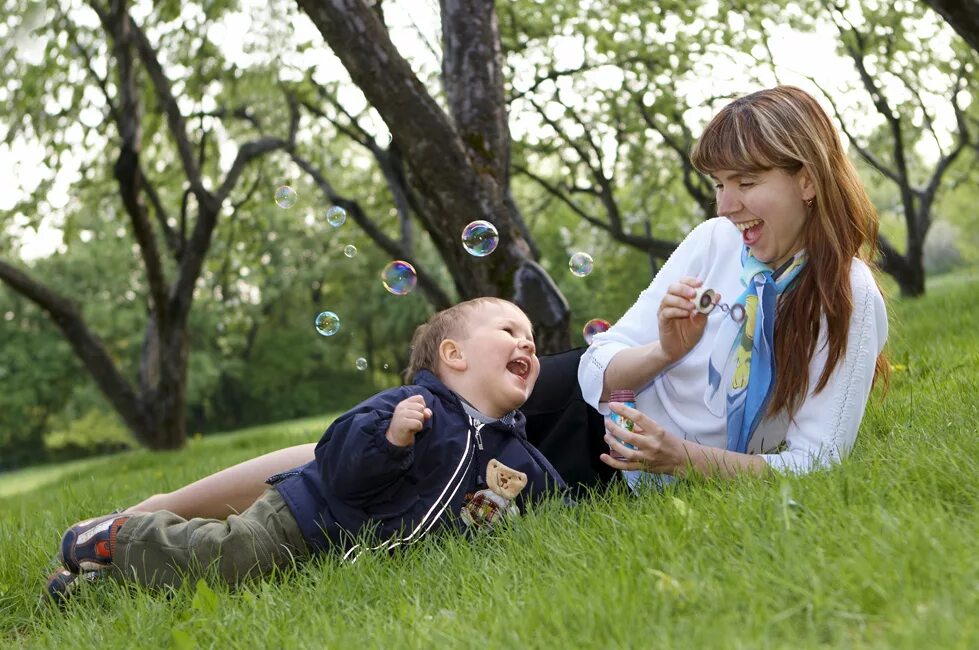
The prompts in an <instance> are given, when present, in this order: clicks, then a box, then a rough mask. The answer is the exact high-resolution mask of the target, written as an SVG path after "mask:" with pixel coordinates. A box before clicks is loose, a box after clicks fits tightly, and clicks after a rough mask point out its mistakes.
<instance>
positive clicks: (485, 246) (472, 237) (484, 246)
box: [462, 220, 500, 257]
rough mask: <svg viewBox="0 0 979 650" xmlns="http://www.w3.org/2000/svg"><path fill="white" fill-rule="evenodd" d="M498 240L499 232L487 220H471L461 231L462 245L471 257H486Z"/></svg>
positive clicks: (494, 248)
mask: <svg viewBox="0 0 979 650" xmlns="http://www.w3.org/2000/svg"><path fill="white" fill-rule="evenodd" d="M499 242H500V233H499V232H498V231H497V230H496V226H494V225H493V224H491V223H490V222H489V221H482V220H479V221H473V222H472V223H470V224H469V225H468V226H466V227H465V228H464V229H463V231H462V245H463V247H464V248H465V249H466V252H467V253H469V254H470V255H472V256H473V257H486V256H487V255H489V254H490V253H492V252H493V251H495V250H496V245H497V244H498V243H499Z"/></svg>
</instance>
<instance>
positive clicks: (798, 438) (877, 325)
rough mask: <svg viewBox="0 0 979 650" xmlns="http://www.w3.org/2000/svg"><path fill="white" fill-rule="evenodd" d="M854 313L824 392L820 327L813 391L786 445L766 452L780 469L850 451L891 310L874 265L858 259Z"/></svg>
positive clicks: (828, 460) (820, 463)
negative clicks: (819, 385)
mask: <svg viewBox="0 0 979 650" xmlns="http://www.w3.org/2000/svg"><path fill="white" fill-rule="evenodd" d="M850 282H851V286H852V291H853V313H852V314H851V316H850V326H849V333H848V335H847V346H846V350H845V352H844V355H843V357H842V358H841V359H840V361H839V363H837V365H836V368H835V369H834V370H833V372H832V374H831V375H830V378H829V382H828V383H827V384H826V386H825V387H824V388H823V390H822V391H820V392H819V393H814V392H813V389H814V388H815V385H816V383H817V382H818V381H819V377H820V375H821V374H822V370H823V368H824V367H825V364H826V356H827V355H826V325H825V321H824V322H823V324H822V326H821V327H820V336H819V340H818V342H817V348H816V354H815V355H814V356H813V359H812V361H811V362H810V364H809V387H810V392H809V395H808V396H807V397H806V400H805V401H804V402H803V403H802V405H801V406H800V408H799V410H798V412H797V413H796V414H795V417H794V418H793V419H792V420H791V421H790V422H789V426H788V431H787V432H786V437H785V450H784V451H782V452H781V453H775V454H762V455H761V458H764V459H765V461H766V462H767V463H768V464H769V465H770V466H771V467H772V468H773V469H775V470H779V471H787V472H795V473H805V472H808V471H810V470H812V469H815V468H818V467H824V466H828V465H831V464H833V463H835V462H838V461H840V460H841V459H842V458H844V457H846V455H847V454H849V452H850V450H851V449H852V447H853V443H854V442H855V441H856V438H857V431H858V430H859V429H860V422H861V420H862V419H863V414H864V411H865V409H866V406H867V400H868V399H869V397H870V390H871V387H872V385H873V378H874V369H875V366H876V362H877V356H878V355H879V354H880V352H881V350H883V348H884V343H885V342H886V341H887V310H886V308H885V306H884V299H883V297H882V296H881V294H880V290H879V289H878V288H877V283H876V282H875V281H874V278H873V274H872V273H871V271H870V269H869V268H868V267H867V266H866V265H865V264H864V263H863V262H860V261H859V260H854V262H853V265H852V267H851V271H850Z"/></svg>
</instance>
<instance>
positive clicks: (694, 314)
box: [659, 277, 720, 363]
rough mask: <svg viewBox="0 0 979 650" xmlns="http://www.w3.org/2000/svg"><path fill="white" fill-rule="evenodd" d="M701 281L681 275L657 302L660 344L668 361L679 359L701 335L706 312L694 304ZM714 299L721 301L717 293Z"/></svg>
mask: <svg viewBox="0 0 979 650" xmlns="http://www.w3.org/2000/svg"><path fill="white" fill-rule="evenodd" d="M702 284H703V282H701V281H700V280H698V279H697V278H691V277H684V278H680V280H679V281H678V282H674V283H673V284H671V285H670V288H669V289H668V290H667V292H666V295H665V296H663V300H662V301H661V302H660V304H659V344H660V348H661V349H662V350H663V354H664V355H666V357H667V358H668V359H669V361H670V363H675V362H677V361H679V360H680V359H682V358H683V356H684V355H685V354H687V353H688V352H690V350H691V349H693V346H695V345H696V344H697V341H699V340H700V338H701V337H702V336H703V335H704V328H705V327H707V314H701V313H700V312H698V311H697V309H696V307H695V305H694V303H693V297H694V296H695V295H696V293H697V289H698V288H699V287H700V286H701V285H702ZM714 300H715V301H717V300H720V294H717V295H716V296H715V298H714Z"/></svg>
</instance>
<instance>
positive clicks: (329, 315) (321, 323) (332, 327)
mask: <svg viewBox="0 0 979 650" xmlns="http://www.w3.org/2000/svg"><path fill="white" fill-rule="evenodd" d="M313 324H314V325H316V331H317V332H319V333H320V334H321V335H322V336H333V335H334V334H336V333H337V332H339V331H340V317H339V316H337V315H336V314H335V313H333V312H332V311H323V312H320V313H319V314H317V315H316V320H315V321H313Z"/></svg>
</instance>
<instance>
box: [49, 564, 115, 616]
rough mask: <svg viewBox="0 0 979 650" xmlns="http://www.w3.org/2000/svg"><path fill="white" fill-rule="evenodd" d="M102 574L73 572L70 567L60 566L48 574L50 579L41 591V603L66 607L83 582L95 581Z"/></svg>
mask: <svg viewBox="0 0 979 650" xmlns="http://www.w3.org/2000/svg"><path fill="white" fill-rule="evenodd" d="M100 577H102V574H101V573H99V572H97V571H96V572H92V573H82V574H78V573H72V572H71V571H69V570H68V569H65V568H63V567H62V568H60V569H57V570H56V571H55V572H54V573H52V574H51V575H49V576H48V581H47V583H46V584H45V585H44V591H43V592H41V605H48V604H54V605H57V606H58V607H64V606H65V604H66V603H67V602H68V600H69V599H70V598H71V597H72V596H73V595H74V594H75V592H76V591H78V588H79V586H80V585H81V584H82V582H89V583H92V582H95V581H96V580H98V579H99V578H100Z"/></svg>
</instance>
